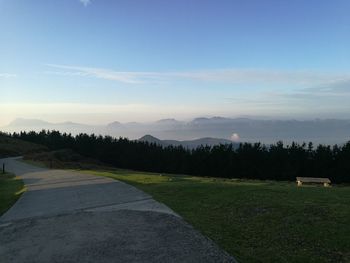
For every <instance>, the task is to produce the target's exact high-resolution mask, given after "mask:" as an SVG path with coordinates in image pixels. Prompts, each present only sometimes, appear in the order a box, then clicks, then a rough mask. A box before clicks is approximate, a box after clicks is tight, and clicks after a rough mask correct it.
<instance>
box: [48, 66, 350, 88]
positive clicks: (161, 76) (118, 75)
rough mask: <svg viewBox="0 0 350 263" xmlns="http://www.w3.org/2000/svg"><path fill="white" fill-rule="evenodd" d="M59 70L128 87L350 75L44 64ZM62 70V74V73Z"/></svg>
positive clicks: (310, 80) (299, 82) (348, 78)
mask: <svg viewBox="0 0 350 263" xmlns="http://www.w3.org/2000/svg"><path fill="white" fill-rule="evenodd" d="M47 66H50V67H53V68H56V69H61V70H62V71H56V72H55V73H54V74H61V75H81V76H90V77H96V78H101V79H106V80H113V81H119V82H123V83H129V84H140V83H147V82H155V81H162V82H164V81H169V82H170V81H173V80H186V79H188V80H193V81H199V82H221V83H229V84H258V85H291V86H297V87H300V88H310V87H318V86H320V87H321V86H326V85H338V84H339V83H343V82H344V83H347V82H350V73H333V72H315V71H283V70H268V69H218V70H197V71H176V72H137V71H136V72H126V71H115V70H111V69H105V68H93V67H81V66H68V65H57V64H48V65H47ZM63 70H64V71H63Z"/></svg>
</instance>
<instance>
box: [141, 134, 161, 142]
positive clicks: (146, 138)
mask: <svg viewBox="0 0 350 263" xmlns="http://www.w3.org/2000/svg"><path fill="white" fill-rule="evenodd" d="M138 141H140V142H148V143H156V144H161V143H162V141H161V140H159V139H158V138H156V137H154V136H152V135H149V134H146V135H145V136H142V137H141V138H140V139H138Z"/></svg>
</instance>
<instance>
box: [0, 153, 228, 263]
mask: <svg viewBox="0 0 350 263" xmlns="http://www.w3.org/2000/svg"><path fill="white" fill-rule="evenodd" d="M0 162H1V163H2V162H5V163H6V167H7V170H8V171H10V172H13V173H15V174H17V175H19V176H21V177H22V178H23V180H24V182H25V184H26V187H27V191H26V192H25V193H24V194H23V195H22V196H21V198H20V199H19V200H18V201H17V203H16V204H15V205H14V206H13V207H12V208H11V209H9V210H8V211H7V212H6V213H5V214H4V215H3V216H2V217H0V262H3V263H5V262H97V263H98V262H234V259H233V258H232V257H230V256H229V255H228V254H227V253H225V252H224V251H222V250H221V249H219V248H218V247H217V246H216V245H215V244H214V243H213V242H211V241H210V240H209V239H207V238H205V237H204V236H202V235H201V234H200V233H198V232H197V231H196V230H194V229H193V228H192V227H191V226H189V225H188V224H187V223H186V222H184V220H183V219H181V217H179V216H178V215H176V214H175V213H174V212H173V211H172V210H170V209H169V208H168V207H166V206H165V205H163V204H160V203H158V202H156V201H155V200H153V199H152V198H151V196H149V195H147V194H145V193H144V192H142V191H140V190H138V189H136V188H134V187H132V186H130V185H127V184H125V183H122V182H120V181H117V180H113V179H110V178H105V177H98V176H92V175H87V174H81V173H76V172H71V171H63V170H47V169H43V168H38V167H34V166H31V165H28V164H25V163H23V162H20V161H18V160H16V159H14V158H8V159H3V160H0Z"/></svg>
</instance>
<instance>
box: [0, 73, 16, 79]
mask: <svg viewBox="0 0 350 263" xmlns="http://www.w3.org/2000/svg"><path fill="white" fill-rule="evenodd" d="M16 77H17V75H16V74H12V73H0V78H6V79H8V78H16Z"/></svg>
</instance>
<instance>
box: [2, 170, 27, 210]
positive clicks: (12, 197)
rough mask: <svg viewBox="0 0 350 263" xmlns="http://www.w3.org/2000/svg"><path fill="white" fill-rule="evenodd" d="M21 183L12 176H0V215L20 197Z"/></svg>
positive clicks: (22, 188) (22, 189)
mask: <svg viewBox="0 0 350 263" xmlns="http://www.w3.org/2000/svg"><path fill="white" fill-rule="evenodd" d="M24 190H25V188H24V185H23V181H22V180H21V179H19V178H18V177H15V176H14V175H12V174H8V173H7V174H0V215H2V214H3V213H5V212H6V211H7V210H8V209H9V208H10V207H11V206H12V205H13V204H14V203H15V202H16V201H17V199H18V198H19V197H20V196H21V194H22V193H23V192H24Z"/></svg>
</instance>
